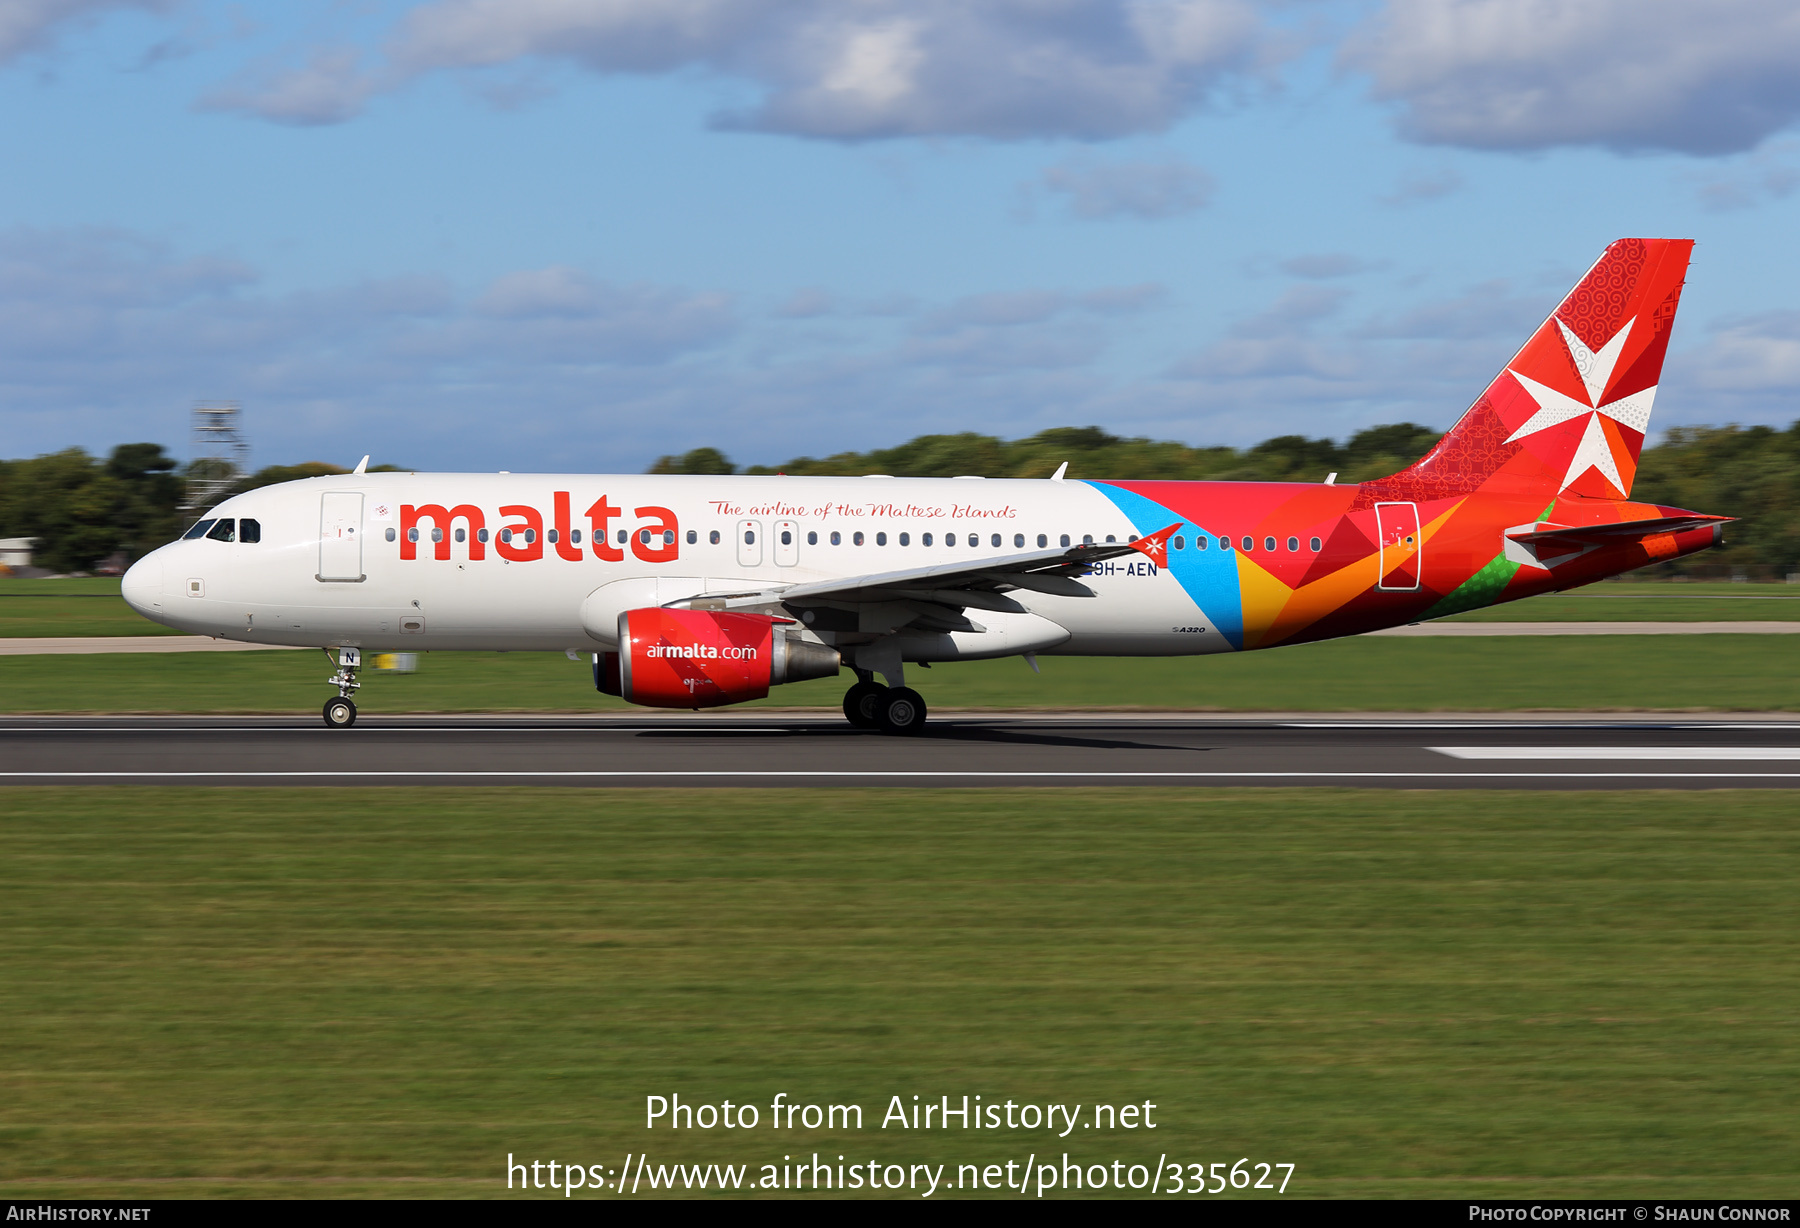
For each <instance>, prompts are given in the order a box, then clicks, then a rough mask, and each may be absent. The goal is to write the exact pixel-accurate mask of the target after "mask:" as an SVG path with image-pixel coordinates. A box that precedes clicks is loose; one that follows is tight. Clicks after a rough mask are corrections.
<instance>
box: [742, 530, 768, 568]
mask: <svg viewBox="0 0 1800 1228" xmlns="http://www.w3.org/2000/svg"><path fill="white" fill-rule="evenodd" d="M762 556H763V542H762V521H760V520H740V521H738V522H737V559H738V566H739V567H761V566H762Z"/></svg>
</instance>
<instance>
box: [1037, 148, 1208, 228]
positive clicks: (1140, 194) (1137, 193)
mask: <svg viewBox="0 0 1800 1228" xmlns="http://www.w3.org/2000/svg"><path fill="white" fill-rule="evenodd" d="M1043 182H1044V186H1045V187H1046V188H1047V189H1048V190H1049V191H1052V192H1056V193H1060V194H1062V195H1063V196H1065V197H1067V198H1068V204H1069V209H1070V211H1071V212H1073V213H1074V214H1075V216H1077V217H1084V218H1114V217H1137V218H1146V219H1155V218H1165V217H1178V216H1180V215H1181V214H1184V213H1193V212H1195V211H1197V210H1200V209H1204V208H1205V207H1206V206H1207V205H1208V204H1210V203H1211V202H1212V196H1213V191H1214V188H1215V187H1216V185H1215V183H1214V182H1213V177H1212V176H1211V175H1209V174H1207V173H1206V172H1205V171H1204V170H1202V169H1201V168H1200V167H1198V166H1195V165H1194V164H1193V163H1191V162H1186V161H1183V160H1182V159H1180V158H1169V159H1167V160H1165V161H1161V162H1101V161H1099V160H1097V159H1094V158H1089V157H1076V158H1071V159H1069V160H1068V161H1066V162H1061V163H1058V164H1057V165H1056V166H1052V167H1050V168H1049V169H1047V170H1046V171H1045V172H1044V176H1043Z"/></svg>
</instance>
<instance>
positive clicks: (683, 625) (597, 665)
mask: <svg viewBox="0 0 1800 1228" xmlns="http://www.w3.org/2000/svg"><path fill="white" fill-rule="evenodd" d="M792 622H793V620H792V619H784V618H775V617H772V616H770V615H767V614H732V613H728V612H726V611H723V610H671V609H663V608H649V609H639V610H627V611H625V612H624V613H623V614H621V615H619V651H618V652H607V653H601V654H600V656H599V659H598V660H596V661H595V662H594V686H595V687H596V688H597V689H599V690H601V691H604V692H605V693H606V694H608V695H617V696H619V697H620V698H622V699H624V700H626V701H627V702H629V703H634V704H643V705H645V706H646V707H651V708H715V707H718V706H719V705H721V704H736V703H742V702H744V701H745V700H747V699H761V698H763V696H765V695H767V694H768V693H769V688H770V687H771V686H779V685H781V684H782V683H784V682H803V681H805V680H806V679H808V678H830V677H833V676H835V675H836V674H837V672H838V654H837V651H836V650H835V649H831V648H827V647H825V645H823V644H815V643H812V642H810V641H808V640H804V639H802V638H800V635H799V633H798V632H795V631H789V630H788V629H787V628H788V626H789V625H792Z"/></svg>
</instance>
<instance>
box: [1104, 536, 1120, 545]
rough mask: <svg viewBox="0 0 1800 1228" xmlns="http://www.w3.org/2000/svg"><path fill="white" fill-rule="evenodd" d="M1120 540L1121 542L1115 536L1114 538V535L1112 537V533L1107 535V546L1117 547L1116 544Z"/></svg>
mask: <svg viewBox="0 0 1800 1228" xmlns="http://www.w3.org/2000/svg"><path fill="white" fill-rule="evenodd" d="M1118 540H1119V539H1118V538H1116V537H1114V536H1113V535H1112V534H1111V533H1108V534H1107V535H1106V544H1107V545H1109V546H1111V545H1115V544H1116V543H1117V542H1118Z"/></svg>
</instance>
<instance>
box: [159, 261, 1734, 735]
mask: <svg viewBox="0 0 1800 1228" xmlns="http://www.w3.org/2000/svg"><path fill="white" fill-rule="evenodd" d="M1692 248H1693V243H1692V242H1691V241H1690V240H1679V239H1621V240H1619V241H1618V242H1616V243H1614V244H1612V245H1611V246H1610V247H1608V248H1607V249H1606V252H1605V254H1604V255H1603V256H1601V258H1600V260H1599V261H1598V263H1596V264H1595V265H1594V267H1593V268H1592V269H1591V270H1589V272H1588V273H1587V275H1586V276H1585V277H1583V278H1582V279H1581V281H1580V283H1579V284H1578V285H1577V286H1576V287H1575V289H1574V290H1573V291H1571V292H1570V294H1569V296H1568V297H1567V298H1565V299H1564V300H1563V301H1562V304H1561V305H1560V306H1558V307H1557V309H1556V311H1555V312H1554V313H1553V314H1551V316H1550V317H1549V318H1548V319H1547V320H1545V321H1544V323H1543V325H1542V326H1541V327H1540V328H1539V329H1538V330H1537V331H1536V332H1535V333H1534V334H1532V337H1531V339H1530V340H1529V341H1527V342H1526V343H1525V346H1524V348H1523V349H1521V350H1520V351H1519V352H1518V354H1517V355H1516V356H1515V357H1514V358H1513V360H1512V362H1511V363H1509V364H1508V365H1507V367H1506V369H1505V370H1504V371H1502V372H1501V373H1500V375H1499V376H1498V377H1496V378H1495V379H1494V381H1493V383H1491V384H1489V385H1488V388H1487V390H1486V391H1485V392H1483V393H1482V394H1481V396H1480V397H1479V398H1478V399H1477V400H1476V401H1475V404H1474V406H1473V407H1472V408H1470V409H1469V410H1468V411H1467V412H1466V413H1465V414H1463V416H1462V418H1461V420H1459V421H1458V422H1457V423H1456V425H1455V426H1454V427H1452V428H1451V430H1450V432H1449V433H1448V434H1446V435H1445V436H1444V437H1443V439H1442V440H1440V441H1439V442H1438V443H1437V445H1436V446H1434V447H1433V448H1432V449H1431V451H1430V452H1429V453H1428V454H1427V455H1426V456H1425V457H1424V458H1423V459H1421V460H1420V461H1418V462H1417V463H1416V464H1414V465H1412V466H1410V467H1409V468H1407V469H1404V470H1402V471H1401V472H1399V473H1396V474H1394V475H1393V476H1391V477H1385V478H1381V479H1379V480H1377V481H1372V482H1362V483H1358V484H1353V485H1342V486H1339V485H1334V484H1333V483H1332V480H1331V479H1330V478H1326V480H1324V481H1322V482H1319V483H1316V484H1305V483H1293V482H1164V481H1150V482H1136V481H1073V480H1062V472H1061V471H1060V470H1059V471H1058V473H1057V475H1056V477H1055V478H1052V479H1049V480H1043V479H1033V480H983V479H978V478H966V479H965V478H891V477H859V478H795V477H669V476H589V475H575V474H567V475H559V474H476V473H381V474H374V473H365V472H363V466H358V468H357V471H356V472H355V473H352V474H346V475H342V476H336V477H323V478H311V479H308V480H305V481H299V482H288V483H284V484H282V485H279V486H270V487H265V488H263V489H260V490H254V491H250V492H249V493H247V494H242V495H238V496H235V497H233V498H231V499H228V500H226V501H225V502H224V503H222V504H220V505H219V506H218V507H216V508H214V509H212V510H211V511H210V512H208V513H207V514H206V516H205V517H204V518H203V519H201V520H200V521H199V522H198V523H196V524H195V525H194V526H193V527H192V528H191V529H190V530H189V531H188V532H187V534H186V535H185V536H184V537H183V538H182V539H181V540H180V541H177V542H173V543H171V544H169V545H167V546H164V547H162V548H161V549H159V550H156V551H154V552H152V553H151V554H149V555H147V556H146V557H145V558H144V559H143V560H141V561H140V562H139V563H137V564H136V565H135V566H134V567H132V568H131V570H130V571H129V572H128V573H127V574H126V576H125V581H124V594H125V599H126V600H127V601H129V602H130V603H131V605H132V607H133V608H134V609H136V610H137V611H138V612H140V613H142V614H143V615H145V616H146V617H148V618H151V619H154V620H155V621H157V622H159V623H164V624H167V625H168V626H171V627H176V628H179V629H181V630H183V631H189V632H198V633H203V634H207V635H213V636H220V637H223V638H228V639H235V640H246V641H252V642H256V643H263V644H287V645H302V646H313V647H319V648H323V649H325V650H326V651H327V652H328V653H335V654H336V665H337V672H336V673H335V674H334V675H333V676H332V677H331V678H330V679H329V681H330V682H331V683H332V684H334V685H335V686H336V687H337V689H338V694H337V695H336V696H334V697H332V698H331V699H330V700H329V701H327V702H326V704H325V709H324V716H325V723H326V724H327V725H330V726H333V727H338V728H343V727H347V726H350V725H352V724H354V723H355V720H356V706H355V704H354V703H353V701H352V697H353V695H354V694H355V691H356V688H357V686H358V685H359V684H358V682H357V678H356V675H357V671H358V669H359V667H360V666H361V663H362V654H363V653H364V652H368V651H371V650H399V651H408V650H411V651H417V650H444V649H449V650H457V649H462V650H474V649H479V650H505V651H515V652H517V651H531V650H550V651H555V650H562V651H564V652H567V653H569V654H570V655H571V656H577V655H578V654H591V655H592V660H593V676H594V685H595V686H596V687H597V688H598V689H599V690H601V691H604V692H606V693H607V694H609V695H619V696H623V697H624V698H625V699H627V700H629V701H630V702H632V703H635V704H647V705H650V706H653V707H667V708H704V707H712V706H716V705H720V704H732V703H740V702H742V701H745V700H750V699H760V698H762V697H763V696H766V695H767V694H768V693H769V689H770V688H771V687H773V686H779V685H781V684H783V683H788V682H798V681H801V680H803V679H809V678H822V677H829V676H832V675H835V674H837V673H838V672H839V671H840V669H842V668H846V667H847V668H848V669H849V670H850V671H851V672H852V673H854V674H855V676H856V679H857V681H856V683H855V685H853V686H851V687H850V689H849V691H848V693H846V695H845V696H844V715H845V716H846V717H847V718H848V719H849V720H850V722H851V723H852V724H854V725H858V726H862V727H866V728H879V729H881V730H884V731H886V732H889V733H897V734H898V733H911V732H915V731H917V730H918V729H919V728H920V726H921V725H922V724H923V723H924V720H925V701H924V700H923V699H922V698H921V697H920V696H919V694H918V693H917V692H916V691H914V690H912V689H910V688H908V687H907V686H906V684H905V668H906V665H907V664H908V663H918V664H921V665H924V664H929V663H935V662H944V661H968V660H980V659H985V658H990V657H1005V656H1019V655H1022V656H1025V657H1026V658H1027V660H1029V661H1030V662H1031V664H1032V665H1033V667H1034V668H1035V666H1036V657H1035V654H1046V655H1049V654H1058V655H1080V656H1195V655H1201V654H1206V653H1220V652H1242V651H1247V650H1249V649H1258V648H1275V647H1279V646H1282V645H1286V644H1304V643H1307V642H1309V641H1314V640H1323V639H1331V638H1333V637H1337V636H1346V635H1357V634H1360V633H1362V632H1366V631H1373V630H1375V629H1377V628H1381V627H1392V626H1397V625H1400V624H1403V623H1413V622H1418V621H1420V620H1423V619H1431V618H1439V617H1442V616H1444V615H1446V614H1454V613H1457V612H1459V611H1462V610H1469V609H1474V608H1476V607H1479V606H1488V605H1493V604H1496V603H1498V602H1503V601H1513V600H1516V599H1518V598H1520V597H1529V596H1532V595H1534V594H1537V593H1543V592H1548V591H1551V590H1555V589H1568V588H1573V587H1576V586H1578V585H1583V584H1588V583H1591V582H1592V581H1595V580H1599V579H1601V578H1603V577H1606V576H1611V575H1616V574H1618V573H1620V572H1625V571H1630V570H1631V569H1633V568H1636V567H1642V566H1644V565H1645V564H1647V563H1652V562H1657V561H1659V560H1663V559H1672V558H1676V557H1679V556H1681V555H1686V554H1691V553H1693V552H1695V551H1697V550H1703V549H1705V548H1707V547H1708V546H1712V545H1715V544H1717V543H1718V541H1719V540H1720V534H1721V526H1722V525H1723V524H1724V522H1725V521H1726V520H1728V519H1729V518H1728V517H1724V516H1708V515H1703V514H1699V513H1695V512H1688V511H1683V510H1681V509H1679V508H1673V507H1662V506H1657V505H1653V504H1644V503H1633V502H1630V501H1629V496H1630V493H1631V480H1632V476H1633V474H1634V473H1635V471H1636V468H1637V461H1638V454H1639V451H1640V449H1641V448H1642V447H1643V443H1644V435H1645V433H1646V432H1647V431H1648V429H1649V426H1650V408H1651V402H1652V401H1653V399H1654V398H1655V396H1656V385H1657V381H1658V379H1659V377H1660V373H1661V370H1662V364H1663V355H1664V353H1665V351H1666V350H1667V348H1668V344H1669V328H1670V325H1672V324H1673V323H1674V320H1675V308H1676V304H1677V302H1678V301H1679V299H1680V297H1681V288H1682V284H1683V279H1684V276H1685V274H1686V270H1687V264H1688V257H1689V254H1690V252H1691V250H1692ZM365 463H366V458H365ZM1065 468H1066V466H1065ZM1333 476H1335V475H1333ZM877 675H879V676H880V677H881V678H882V679H883V680H884V681H885V683H886V685H882V684H881V683H879V682H877V681H876V676H877Z"/></svg>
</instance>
